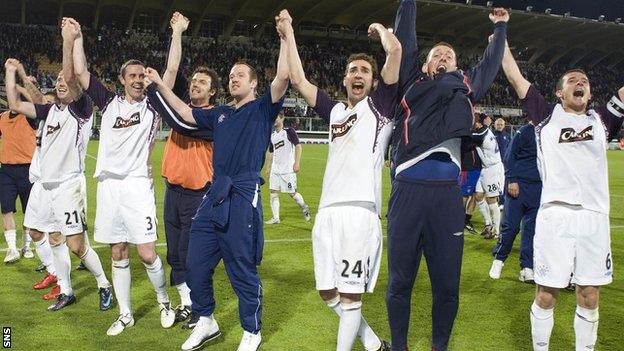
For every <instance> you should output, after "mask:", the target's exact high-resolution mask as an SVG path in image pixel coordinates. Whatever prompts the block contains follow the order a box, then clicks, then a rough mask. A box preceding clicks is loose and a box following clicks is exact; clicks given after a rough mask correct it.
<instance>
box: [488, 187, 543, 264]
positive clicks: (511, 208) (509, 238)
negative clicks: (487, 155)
mask: <svg viewBox="0 0 624 351" xmlns="http://www.w3.org/2000/svg"><path fill="white" fill-rule="evenodd" d="M518 186H519V188H520V192H519V194H518V197H517V198H513V197H511V196H509V194H508V193H507V192H505V212H504V213H503V223H502V226H501V235H500V238H499V239H498V243H497V244H496V246H495V247H494V248H493V249H492V254H493V255H494V257H495V258H496V259H497V260H501V261H505V260H506V259H507V257H508V256H509V253H510V252H511V249H512V247H513V243H514V240H515V239H516V235H517V234H518V232H519V231H520V222H521V221H522V237H521V241H520V268H531V269H533V236H534V235H535V218H536V217H537V210H538V209H539V206H540V197H541V195H542V183H541V182H525V181H522V180H520V181H518Z"/></svg>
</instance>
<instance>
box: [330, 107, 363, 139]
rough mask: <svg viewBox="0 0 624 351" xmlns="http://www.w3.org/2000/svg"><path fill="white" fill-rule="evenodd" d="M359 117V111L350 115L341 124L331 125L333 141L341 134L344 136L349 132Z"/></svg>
mask: <svg viewBox="0 0 624 351" xmlns="http://www.w3.org/2000/svg"><path fill="white" fill-rule="evenodd" d="M357 118H358V117H357V113H355V114H352V115H351V116H349V117H348V118H347V120H346V121H344V122H342V123H340V124H332V125H331V130H332V138H331V141H334V139H336V138H340V137H341V136H344V135H346V134H347V133H349V130H351V127H353V125H355V122H357Z"/></svg>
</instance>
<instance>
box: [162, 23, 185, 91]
mask: <svg viewBox="0 0 624 351" xmlns="http://www.w3.org/2000/svg"><path fill="white" fill-rule="evenodd" d="M169 24H170V25H171V30H172V33H171V44H170V46H169V55H168V57H167V69H166V70H165V73H163V77H162V80H163V82H164V83H165V85H166V86H167V87H169V88H171V89H173V86H174V84H175V81H176V76H177V74H178V69H179V67H180V61H181V60H182V33H184V31H185V30H186V29H187V28H188V25H189V19H188V18H186V17H184V16H183V15H182V14H181V13H179V12H174V14H173V16H172V17H171V21H170V22H169Z"/></svg>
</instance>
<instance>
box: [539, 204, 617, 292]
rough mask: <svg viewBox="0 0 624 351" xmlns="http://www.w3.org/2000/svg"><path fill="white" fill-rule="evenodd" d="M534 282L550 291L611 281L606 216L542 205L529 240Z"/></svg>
mask: <svg viewBox="0 0 624 351" xmlns="http://www.w3.org/2000/svg"><path fill="white" fill-rule="evenodd" d="M533 252H534V257H533V270H534V272H535V275H534V277H535V282H536V283H537V284H539V285H543V286H548V287H551V288H565V287H566V286H568V283H569V282H570V275H572V274H573V277H572V283H575V284H578V285H583V286H586V285H590V286H598V285H606V284H609V283H611V281H612V280H613V257H611V236H610V228H609V216H608V215H606V214H604V213H599V212H595V211H590V210H587V209H584V208H582V207H580V206H569V205H561V204H543V205H542V206H541V207H540V209H539V211H538V213H537V219H536V222H535V237H534V239H533Z"/></svg>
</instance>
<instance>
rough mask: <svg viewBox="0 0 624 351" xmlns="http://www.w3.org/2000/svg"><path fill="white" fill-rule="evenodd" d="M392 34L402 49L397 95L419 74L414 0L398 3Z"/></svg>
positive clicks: (402, 93)
mask: <svg viewBox="0 0 624 351" xmlns="http://www.w3.org/2000/svg"><path fill="white" fill-rule="evenodd" d="M394 35H396V37H397V39H399V42H400V43H401V47H402V49H403V50H402V55H401V70H400V72H399V88H398V95H399V96H403V95H405V92H406V91H407V88H408V87H409V86H410V85H411V84H412V83H413V82H414V81H415V80H416V78H417V77H418V75H419V74H420V65H419V64H418V44H417V42H416V1H414V0H402V1H401V2H400V3H399V8H398V10H397V13H396V19H395V21H394Z"/></svg>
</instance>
